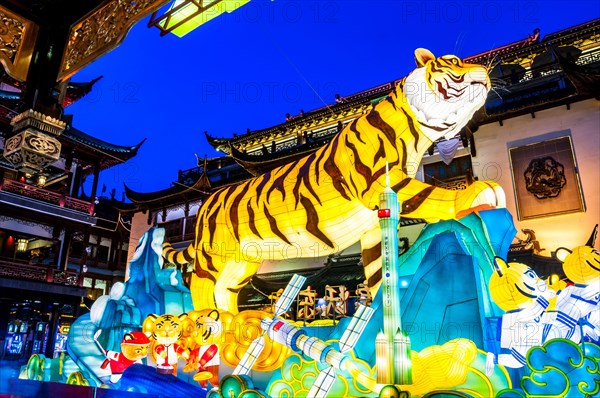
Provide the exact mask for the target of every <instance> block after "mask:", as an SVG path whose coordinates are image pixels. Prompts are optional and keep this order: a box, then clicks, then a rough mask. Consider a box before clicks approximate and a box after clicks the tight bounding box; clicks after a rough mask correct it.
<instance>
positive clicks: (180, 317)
mask: <svg viewBox="0 0 600 398" xmlns="http://www.w3.org/2000/svg"><path fill="white" fill-rule="evenodd" d="M187 316H188V315H187V312H184V313H183V314H179V316H178V317H177V318H179V320H180V321H183V320H184V319H185V318H187Z"/></svg>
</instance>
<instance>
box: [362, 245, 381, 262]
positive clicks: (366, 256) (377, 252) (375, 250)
mask: <svg viewBox="0 0 600 398" xmlns="http://www.w3.org/2000/svg"><path fill="white" fill-rule="evenodd" d="M379 257H381V242H379V243H377V244H376V245H375V246H373V247H370V248H368V249H365V250H363V251H362V260H363V265H364V266H367V265H369V264H371V263H372V262H373V261H375V260H377V259H378V258H379Z"/></svg>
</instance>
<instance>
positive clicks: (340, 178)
mask: <svg viewBox="0 0 600 398" xmlns="http://www.w3.org/2000/svg"><path fill="white" fill-rule="evenodd" d="M416 58H417V64H418V66H419V67H418V68H417V69H416V70H415V71H413V72H412V73H411V74H410V75H409V76H407V77H406V78H404V79H403V80H402V82H400V83H399V84H398V85H397V86H396V88H395V89H394V91H393V92H392V93H390V95H389V96H388V97H387V98H386V99H385V100H383V101H381V102H380V103H379V104H377V105H376V106H375V107H374V108H373V109H372V110H371V111H370V112H368V113H367V114H365V115H363V116H361V117H359V118H357V119H355V120H354V121H353V122H351V123H350V124H348V125H347V126H346V127H345V128H344V129H343V130H342V131H341V132H340V133H338V134H337V135H336V136H335V137H334V138H333V139H332V140H331V142H330V143H328V144H327V145H326V146H324V147H322V148H320V149H319V150H317V151H316V152H314V153H312V154H310V155H308V156H307V157H305V158H302V159H300V160H298V161H295V162H292V163H290V164H287V165H284V166H281V167H278V168H276V169H274V170H272V171H270V172H267V173H265V174H264V175H262V176H258V177H256V178H253V179H251V180H248V181H245V182H243V183H241V184H238V185H232V186H229V187H226V188H222V189H220V190H218V191H217V192H215V193H214V194H213V195H211V196H210V197H209V198H208V199H207V200H206V201H205V202H204V203H203V204H202V206H201V208H200V209H199V211H198V221H197V226H196V238H195V241H194V242H193V244H192V245H191V246H190V247H189V248H188V249H187V250H186V251H184V252H181V253H177V252H175V251H174V250H173V249H172V248H171V246H170V245H169V244H168V243H166V244H165V247H164V250H163V256H164V257H165V258H166V259H167V261H170V262H175V263H186V262H190V261H194V265H195V274H194V275H193V277H192V281H191V292H192V297H193V300H194V307H195V308H197V309H203V308H215V307H216V308H220V309H224V310H228V311H230V312H232V313H237V294H238V292H239V290H240V289H241V288H242V287H243V286H244V285H245V284H247V283H248V281H249V280H250V278H251V277H252V276H253V275H254V274H255V273H256V272H257V270H258V268H259V266H260V264H261V261H263V260H284V259H286V258H292V257H313V256H323V255H328V254H331V253H335V252H337V251H340V250H343V249H345V248H347V247H349V246H350V245H352V244H354V243H355V242H357V241H360V242H361V250H362V254H363V265H364V267H365V274H366V277H367V280H368V283H369V286H370V288H371V289H372V290H373V292H375V291H376V290H377V289H378V287H379V285H380V282H381V256H380V251H381V250H380V245H381V242H380V231H379V225H378V219H377V215H376V212H375V211H374V210H375V209H376V208H377V206H378V201H379V194H380V193H381V192H382V191H383V189H384V187H385V179H386V163H387V164H388V165H389V180H390V186H391V187H392V189H394V191H396V192H397V193H398V198H399V200H400V201H401V209H402V216H403V217H412V218H424V219H426V220H429V221H436V220H443V219H451V218H456V217H457V216H458V215H459V213H461V212H464V211H466V210H468V209H471V208H473V207H476V206H480V205H485V206H487V205H489V206H502V205H504V196H503V192H502V190H501V189H500V187H499V186H498V185H497V184H494V183H490V182H480V181H478V182H475V183H474V184H472V185H470V186H469V187H468V188H467V189H466V190H463V191H451V190H445V189H442V188H436V187H434V186H430V185H428V184H425V183H423V182H420V181H418V180H416V179H414V177H415V174H416V172H417V169H418V166H419V163H420V161H421V158H422V157H423V155H424V153H425V152H426V151H427V150H428V148H429V147H430V146H431V145H432V144H433V142H434V141H436V140H438V139H439V138H442V137H446V138H451V137H453V136H455V135H456V134H458V133H459V131H460V129H461V128H462V127H463V126H464V125H465V124H466V123H467V122H468V121H469V120H470V119H471V118H472V116H473V114H474V113H475V111H476V110H477V109H479V108H480V107H481V106H482V105H483V104H484V102H485V98H486V96H487V91H488V90H489V88H490V83H489V79H488V76H487V73H486V70H485V68H483V67H482V66H479V65H470V64H464V63H462V61H460V60H459V59H458V58H456V57H454V56H444V57H440V58H437V59H436V58H435V57H433V55H432V54H431V53H430V52H429V51H427V50H423V49H419V50H417V51H416Z"/></svg>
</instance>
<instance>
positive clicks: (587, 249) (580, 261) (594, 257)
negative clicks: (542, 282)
mask: <svg viewBox="0 0 600 398" xmlns="http://www.w3.org/2000/svg"><path fill="white" fill-rule="evenodd" d="M597 234H598V225H596V227H595V228H594V231H593V232H592V236H590V239H589V240H588V242H587V243H586V244H585V246H579V247H576V248H575V249H573V251H571V250H569V249H565V248H564V247H559V248H558V249H556V253H555V254H554V256H555V257H556V258H557V259H558V260H559V261H561V262H562V263H563V271H564V272H565V275H567V278H569V279H570V280H571V281H573V282H574V283H579V284H583V285H587V284H589V283H590V282H592V281H593V280H595V279H597V278H600V253H598V251H597V250H595V249H594V241H595V240H596V235H597Z"/></svg>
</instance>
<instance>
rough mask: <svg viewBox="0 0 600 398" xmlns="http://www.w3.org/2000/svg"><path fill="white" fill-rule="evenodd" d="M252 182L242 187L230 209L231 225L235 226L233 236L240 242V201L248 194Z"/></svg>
mask: <svg viewBox="0 0 600 398" xmlns="http://www.w3.org/2000/svg"><path fill="white" fill-rule="evenodd" d="M249 187H250V184H245V185H244V188H242V190H241V192H240V193H239V194H237V195H236V197H235V198H234V199H233V203H232V204H231V208H230V209H229V219H230V220H231V226H232V228H233V236H235V239H236V240H237V241H238V242H239V241H240V233H239V218H238V209H239V207H240V201H241V200H242V197H243V196H244V195H246V193H247V192H248V188H249Z"/></svg>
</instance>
